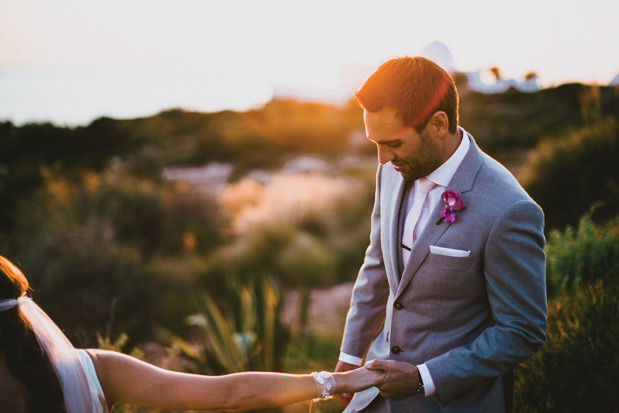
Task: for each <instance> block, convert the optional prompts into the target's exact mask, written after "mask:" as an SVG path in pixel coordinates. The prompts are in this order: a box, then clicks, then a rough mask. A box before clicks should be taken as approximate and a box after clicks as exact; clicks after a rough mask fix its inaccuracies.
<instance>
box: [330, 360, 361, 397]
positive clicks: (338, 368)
mask: <svg viewBox="0 0 619 413" xmlns="http://www.w3.org/2000/svg"><path fill="white" fill-rule="evenodd" d="M356 368H359V366H355V365H354V364H349V363H344V362H343V361H338V362H337V365H336V366H335V371H336V372H340V371H350V370H354V369H356ZM336 396H337V398H338V399H339V400H340V401H341V402H342V403H344V406H348V403H350V401H351V400H352V396H353V394H352V393H341V394H337V395H336Z"/></svg>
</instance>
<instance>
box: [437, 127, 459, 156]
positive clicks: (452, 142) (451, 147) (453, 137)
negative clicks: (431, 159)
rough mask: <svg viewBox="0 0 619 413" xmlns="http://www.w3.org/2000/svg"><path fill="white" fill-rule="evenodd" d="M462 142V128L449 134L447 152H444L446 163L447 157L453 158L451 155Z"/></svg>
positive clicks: (446, 145) (446, 140) (446, 144)
mask: <svg viewBox="0 0 619 413" xmlns="http://www.w3.org/2000/svg"><path fill="white" fill-rule="evenodd" d="M460 142H462V130H461V129H460V128H456V132H455V133H451V134H449V135H447V139H445V152H443V162H442V163H445V161H447V159H449V158H451V155H453V154H454V152H455V151H456V149H458V146H460Z"/></svg>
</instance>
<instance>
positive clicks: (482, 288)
mask: <svg viewBox="0 0 619 413" xmlns="http://www.w3.org/2000/svg"><path fill="white" fill-rule="evenodd" d="M356 96H357V99H358V100H359V102H360V104H361V106H362V107H363V109H364V121H365V126H366V132H367V136H368V139H370V140H371V141H372V142H374V143H375V144H376V146H377V148H378V160H379V163H380V165H379V166H378V171H377V179H376V198H375V204H374V210H373V212H372V231H371V236H370V246H369V247H368V249H367V251H366V255H365V260H364V263H363V266H362V267H361V270H360V272H359V275H358V278H357V281H356V283H355V286H354V289H353V295H352V300H351V306H350V310H349V312H348V316H347V320H346V327H345V331H344V336H343V341H342V346H341V353H340V357H339V362H338V365H337V367H336V371H343V370H348V369H351V368H353V367H355V366H358V365H360V364H361V363H362V362H363V359H366V360H373V361H370V362H369V363H368V367H369V368H380V369H384V370H386V371H387V376H386V379H385V381H384V382H383V383H382V384H381V385H379V386H378V388H376V387H373V388H370V389H368V390H365V391H363V392H360V393H357V394H356V395H355V397H354V398H353V399H352V401H350V395H348V397H347V398H346V399H345V400H343V401H344V402H345V403H347V402H348V401H350V404H348V406H347V408H346V411H347V412H348V411H350V412H353V411H380V412H389V411H391V412H418V411H419V412H421V411H423V412H439V411H440V412H443V411H448V412H465V411H466V412H503V411H511V409H512V395H513V368H514V366H515V365H517V364H518V363H520V362H522V361H523V360H525V359H526V358H527V357H529V356H531V355H532V354H533V353H534V352H535V351H536V350H537V349H538V348H539V346H541V345H542V343H543V342H544V340H545V329H546V281H545V255H544V251H543V248H544V242H545V240H544V235H543V225H544V217H543V213H542V211H541V209H540V208H539V206H538V205H537V204H536V203H535V202H534V201H533V200H532V199H531V198H530V197H529V196H528V195H527V193H526V192H525V191H524V190H523V189H522V187H521V186H520V185H519V184H518V182H517V181H516V179H515V178H514V177H513V176H512V175H511V174H510V173H509V172H508V171H507V169H505V168H504V167H503V166H502V165H500V164H499V163H498V162H497V161H495V160H494V159H492V158H491V157H489V156H488V155H486V154H485V153H483V152H482V151H481V150H480V149H479V148H478V147H477V145H476V144H475V140H474V139H473V137H472V136H471V135H470V134H468V133H467V132H466V131H465V130H464V129H462V128H461V127H459V126H458V94H457V91H456V87H455V84H454V82H453V80H452V79H451V77H450V76H449V75H448V74H447V73H446V72H445V71H444V70H442V69H441V68H440V67H439V66H437V65H436V64H434V63H433V62H431V61H429V60H427V59H424V58H421V57H403V58H395V59H392V60H389V61H387V62H385V63H383V64H382V65H381V66H380V67H379V68H378V70H377V71H376V72H375V73H374V74H373V75H372V76H370V77H369V78H368V80H367V81H366V82H365V84H364V85H363V86H362V87H361V89H359V91H357V93H356ZM374 359H375V360H374Z"/></svg>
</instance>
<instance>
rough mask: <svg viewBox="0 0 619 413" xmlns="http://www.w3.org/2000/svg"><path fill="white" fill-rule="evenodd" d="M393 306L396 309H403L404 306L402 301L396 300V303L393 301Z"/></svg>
mask: <svg viewBox="0 0 619 413" xmlns="http://www.w3.org/2000/svg"><path fill="white" fill-rule="evenodd" d="M393 306H394V307H395V309H396V310H401V309H402V308H403V307H404V306H403V305H402V303H401V302H399V301H396V302H395V303H393Z"/></svg>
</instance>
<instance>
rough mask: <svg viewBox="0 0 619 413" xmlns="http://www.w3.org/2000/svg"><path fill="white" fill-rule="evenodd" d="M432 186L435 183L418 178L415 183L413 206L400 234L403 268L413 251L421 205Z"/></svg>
mask: <svg viewBox="0 0 619 413" xmlns="http://www.w3.org/2000/svg"><path fill="white" fill-rule="evenodd" d="M434 186H435V183H434V182H432V181H430V180H428V179H426V178H419V179H418V180H417V181H416V182H415V199H414V200H413V206H412V208H411V210H410V212H409V213H408V215H407V216H406V221H405V222H404V231H403V232H402V262H403V263H404V266H405V267H406V264H407V263H408V258H409V257H410V255H411V250H412V249H413V240H414V238H415V229H416V227H417V222H419V217H420V216H421V210H422V209H423V204H424V203H425V201H426V196H427V195H428V192H430V190H431V189H432V188H433V187H434Z"/></svg>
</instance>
